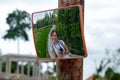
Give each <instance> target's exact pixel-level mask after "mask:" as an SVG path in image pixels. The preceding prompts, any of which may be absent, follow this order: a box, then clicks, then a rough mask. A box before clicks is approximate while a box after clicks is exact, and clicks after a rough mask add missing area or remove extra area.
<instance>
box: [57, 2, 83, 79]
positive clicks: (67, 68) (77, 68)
mask: <svg viewBox="0 0 120 80" xmlns="http://www.w3.org/2000/svg"><path fill="white" fill-rule="evenodd" d="M77 4H79V5H81V6H82V12H83V21H84V0H58V7H59V8H60V7H64V6H70V5H77ZM56 63H57V66H56V71H57V80H83V58H80V59H65V60H57V61H56Z"/></svg>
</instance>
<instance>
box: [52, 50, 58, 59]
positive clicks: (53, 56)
mask: <svg viewBox="0 0 120 80" xmlns="http://www.w3.org/2000/svg"><path fill="white" fill-rule="evenodd" d="M56 57H57V56H56V54H55V52H54V51H53V50H52V58H56Z"/></svg>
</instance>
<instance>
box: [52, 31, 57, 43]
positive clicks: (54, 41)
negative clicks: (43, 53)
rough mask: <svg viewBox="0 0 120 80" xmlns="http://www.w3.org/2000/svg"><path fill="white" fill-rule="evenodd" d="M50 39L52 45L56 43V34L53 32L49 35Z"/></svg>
mask: <svg viewBox="0 0 120 80" xmlns="http://www.w3.org/2000/svg"><path fill="white" fill-rule="evenodd" d="M51 38H52V41H53V43H56V42H57V41H58V38H57V33H56V32H53V33H52V35H51Z"/></svg>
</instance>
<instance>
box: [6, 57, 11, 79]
mask: <svg viewBox="0 0 120 80" xmlns="http://www.w3.org/2000/svg"><path fill="white" fill-rule="evenodd" d="M10 73H11V60H10V59H9V58H8V59H7V60H6V78H7V79H8V78H9V76H10Z"/></svg>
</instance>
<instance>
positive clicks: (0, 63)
mask: <svg viewBox="0 0 120 80" xmlns="http://www.w3.org/2000/svg"><path fill="white" fill-rule="evenodd" d="M1 72H2V61H0V73H1Z"/></svg>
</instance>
